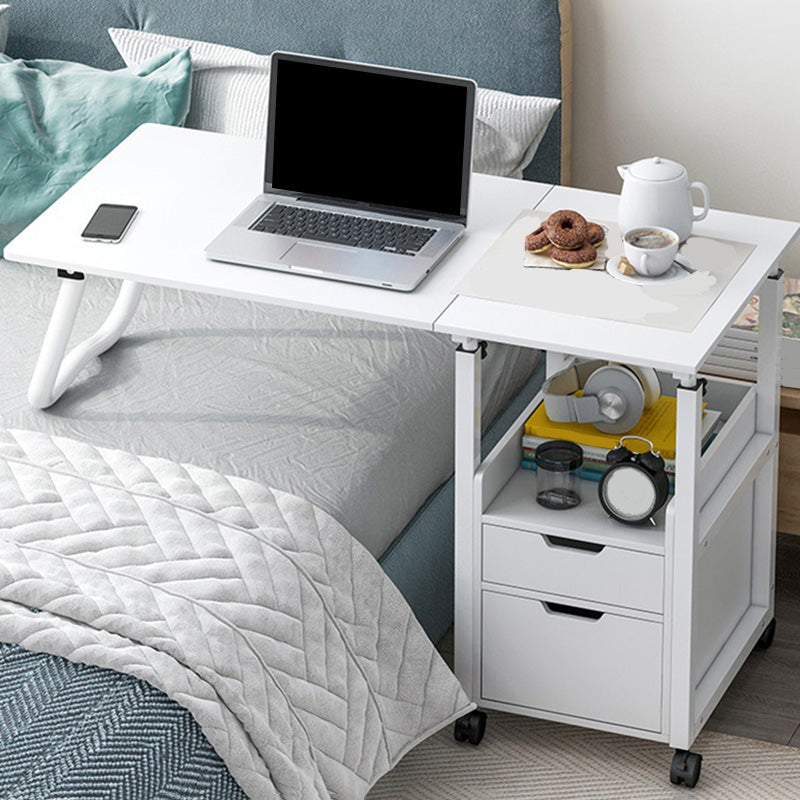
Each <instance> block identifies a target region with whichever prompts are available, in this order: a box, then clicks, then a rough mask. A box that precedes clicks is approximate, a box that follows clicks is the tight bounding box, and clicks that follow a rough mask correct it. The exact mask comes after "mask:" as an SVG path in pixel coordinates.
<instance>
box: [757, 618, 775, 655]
mask: <svg viewBox="0 0 800 800" xmlns="http://www.w3.org/2000/svg"><path fill="white" fill-rule="evenodd" d="M774 638H775V617H773V618H772V619H771V620H770V622H769V625H767V627H766V628H764V630H763V631H762V633H761V636H759V637H758V641H757V642H756V646H755V648H754V649H755V650H766V649H767V648H768V647H769V646H770V645H771V644H772V640H773V639H774Z"/></svg>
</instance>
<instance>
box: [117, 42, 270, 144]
mask: <svg viewBox="0 0 800 800" xmlns="http://www.w3.org/2000/svg"><path fill="white" fill-rule="evenodd" d="M108 34H109V36H110V37H111V41H112V42H114V46H115V47H116V48H117V50H118V51H119V54H120V55H121V56H122V60H123V61H124V62H125V64H126V65H127V66H129V67H130V66H134V65H139V64H141V63H142V62H143V61H147V59H148V58H150V57H151V56H155V55H160V54H161V53H166V52H168V51H170V50H174V49H176V48H184V47H188V48H189V51H190V52H189V55H190V57H191V59H192V102H191V106H190V107H189V115H188V116H187V117H186V126H187V127H188V128H200V129H201V130H205V131H216V132H218V133H229V134H231V135H233V136H247V137H250V138H251V139H259V138H261V139H263V138H265V137H266V131H267V104H268V102H269V61H270V58H269V56H260V55H257V54H256V53H251V52H249V51H247V50H239V49H237V48H235V47H225V46H224V45H221V44H211V43H210V42H196V41H193V40H192V39H179V38H178V37H176V36H162V35H161V34H158V33H148V32H147V31H136V30H128V29H127V28H109V29H108Z"/></svg>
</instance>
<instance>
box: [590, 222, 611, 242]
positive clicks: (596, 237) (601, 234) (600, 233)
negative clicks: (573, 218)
mask: <svg viewBox="0 0 800 800" xmlns="http://www.w3.org/2000/svg"><path fill="white" fill-rule="evenodd" d="M605 238H606V232H605V229H604V228H603V226H602V225H598V224H597V223H596V222H587V223H586V241H587V242H589V244H590V245H592V247H597V245H599V244H602V243H603V240H604V239H605Z"/></svg>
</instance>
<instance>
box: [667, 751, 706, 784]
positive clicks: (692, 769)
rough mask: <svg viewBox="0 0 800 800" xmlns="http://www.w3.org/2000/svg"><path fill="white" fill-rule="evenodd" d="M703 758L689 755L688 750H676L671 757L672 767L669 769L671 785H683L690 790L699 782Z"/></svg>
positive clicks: (694, 754) (698, 755)
mask: <svg viewBox="0 0 800 800" xmlns="http://www.w3.org/2000/svg"><path fill="white" fill-rule="evenodd" d="M702 764H703V756H701V755H700V754H699V753H691V752H689V750H676V751H675V755H674V756H673V757H672V766H671V767H670V769H669V779H670V781H671V782H672V783H685V784H686V786H687V788H689V789H691V788H693V787H694V786H695V785H696V784H697V781H698V780H700V767H701V766H702Z"/></svg>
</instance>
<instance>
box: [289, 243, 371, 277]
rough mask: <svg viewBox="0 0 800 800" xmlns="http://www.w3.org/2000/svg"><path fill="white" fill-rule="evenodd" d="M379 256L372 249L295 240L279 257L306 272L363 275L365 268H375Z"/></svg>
mask: <svg viewBox="0 0 800 800" xmlns="http://www.w3.org/2000/svg"><path fill="white" fill-rule="evenodd" d="M376 256H377V258H376ZM380 256H381V254H380V253H375V251H374V250H364V251H359V250H342V249H341V248H338V247H326V246H325V245H324V244H308V243H306V242H297V243H296V244H295V245H294V246H292V247H290V248H289V250H288V251H287V252H286V253H285V254H284V255H283V256H282V257H281V261H283V262H284V263H286V264H290V265H291V266H293V267H300V269H303V270H305V271H307V272H313V271H319V272H336V273H339V274H343V275H363V274H364V272H365V270H369V271H375V270H376V267H377V266H378V262H379V261H380V260H381V259H380Z"/></svg>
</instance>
